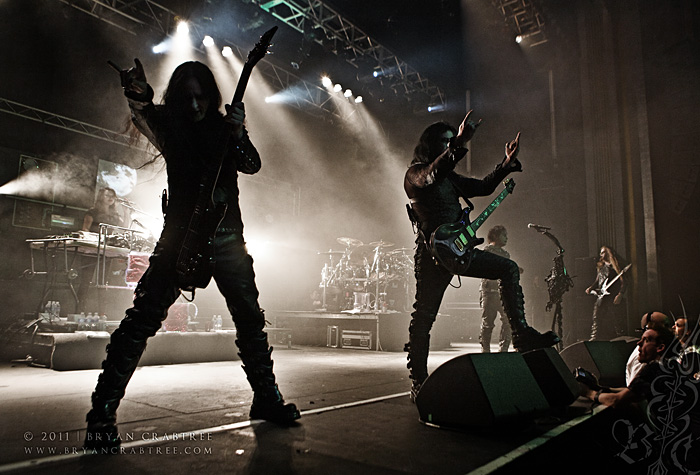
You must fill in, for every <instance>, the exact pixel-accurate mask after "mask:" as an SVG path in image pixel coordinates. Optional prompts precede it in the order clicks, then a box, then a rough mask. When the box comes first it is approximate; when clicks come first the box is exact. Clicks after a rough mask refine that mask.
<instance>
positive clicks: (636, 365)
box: [625, 312, 673, 386]
mask: <svg viewBox="0 0 700 475" xmlns="http://www.w3.org/2000/svg"><path fill="white" fill-rule="evenodd" d="M651 322H654V323H656V324H659V325H663V326H665V327H668V328H671V326H672V325H673V320H672V319H671V318H670V317H668V316H667V315H666V314H663V313H661V312H648V313H645V314H644V315H642V321H641V327H640V328H641V329H642V331H644V330H645V329H646V327H647V325H648V324H649V323H651ZM643 366H644V364H643V363H642V362H640V361H639V345H637V346H635V347H634V350H633V351H632V354H631V355H630V357H629V359H628V360H627V369H626V372H625V383H626V385H627V386H629V385H630V383H631V382H632V380H633V379H634V377H635V376H637V373H639V370H641V369H642V367H643Z"/></svg>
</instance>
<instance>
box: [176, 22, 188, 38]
mask: <svg viewBox="0 0 700 475" xmlns="http://www.w3.org/2000/svg"><path fill="white" fill-rule="evenodd" d="M177 32H178V33H179V34H181V35H186V34H188V33H189V32H190V27H189V26H188V25H187V22H186V21H181V22H180V23H178V24H177Z"/></svg>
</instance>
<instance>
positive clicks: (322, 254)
mask: <svg viewBox="0 0 700 475" xmlns="http://www.w3.org/2000/svg"><path fill="white" fill-rule="evenodd" d="M334 254H338V255H340V254H345V251H326V252H321V251H318V255H319V256H332V255H334Z"/></svg>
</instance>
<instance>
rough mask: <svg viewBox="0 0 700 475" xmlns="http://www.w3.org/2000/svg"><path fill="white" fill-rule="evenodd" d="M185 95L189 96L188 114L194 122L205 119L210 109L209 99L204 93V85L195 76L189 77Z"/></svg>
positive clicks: (187, 102)
mask: <svg viewBox="0 0 700 475" xmlns="http://www.w3.org/2000/svg"><path fill="white" fill-rule="evenodd" d="M185 97H187V101H186V104H187V114H188V116H189V118H190V119H192V122H199V121H200V120H202V119H204V117H205V116H206V115H207V110H208V109H209V99H208V98H207V97H206V96H205V95H204V93H203V92H202V86H201V85H200V84H199V81H197V80H196V79H195V78H190V79H188V81H187V84H186V89H185Z"/></svg>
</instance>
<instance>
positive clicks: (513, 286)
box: [501, 265, 560, 353]
mask: <svg viewBox="0 0 700 475" xmlns="http://www.w3.org/2000/svg"><path fill="white" fill-rule="evenodd" d="M509 277H510V278H508V279H501V300H502V302H503V310H504V311H505V313H506V316H507V317H508V322H509V323H510V328H511V330H512V332H513V347H515V349H516V351H518V352H520V353H524V352H526V351H531V350H537V349H540V348H549V347H550V346H554V345H556V344H557V343H559V341H560V339H559V337H558V336H557V334H556V333H554V332H553V331H548V332H546V333H540V332H538V331H537V330H535V329H534V328H532V327H531V326H530V325H528V324H527V320H525V298H524V296H523V289H522V288H521V287H520V283H519V277H520V274H519V270H518V266H517V265H514V266H513V269H512V270H511V275H510V276H509Z"/></svg>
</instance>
